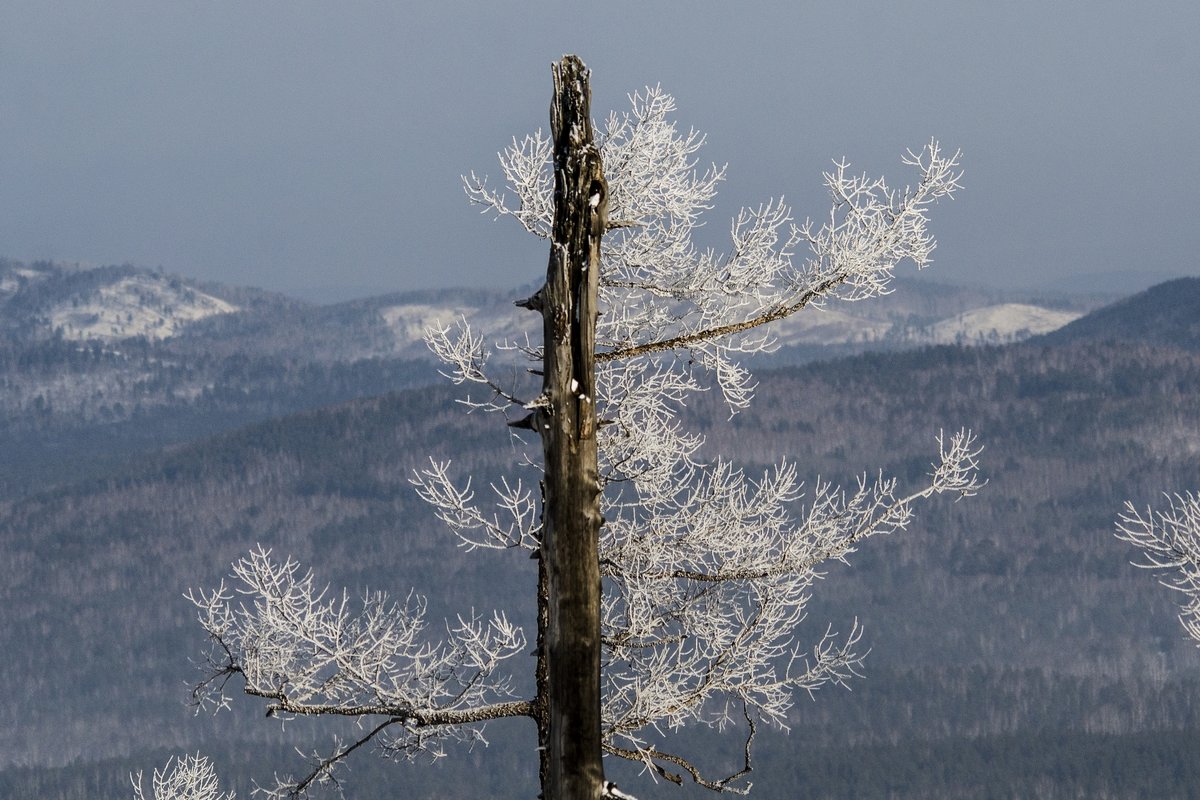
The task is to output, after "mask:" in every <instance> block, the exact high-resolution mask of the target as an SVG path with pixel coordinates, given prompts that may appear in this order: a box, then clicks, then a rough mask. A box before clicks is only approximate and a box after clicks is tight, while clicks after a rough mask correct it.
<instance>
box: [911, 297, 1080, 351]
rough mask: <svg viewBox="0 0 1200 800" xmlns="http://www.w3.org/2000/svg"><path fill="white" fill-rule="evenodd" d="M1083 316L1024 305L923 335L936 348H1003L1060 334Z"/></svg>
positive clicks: (953, 321) (947, 322)
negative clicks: (1015, 343)
mask: <svg viewBox="0 0 1200 800" xmlns="http://www.w3.org/2000/svg"><path fill="white" fill-rule="evenodd" d="M1081 316H1083V314H1081V313H1077V312H1074V311H1056V310H1054V309H1050V308H1041V307H1040V306H1030V305H1025V304H1023V303H1002V304H1000V305H995V306H985V307H983V308H976V309H974V310H971V311H966V312H964V313H962V314H958V315H957V316H954V317H950V318H949V319H944V320H942V321H941V322H937V323H934V324H933V325H930V326H929V327H928V328H926V329H924V331H922V332H921V334H919V338H923V339H926V340H927V341H929V342H931V343H933V344H955V343H961V344H1003V343H1006V342H1017V341H1020V340H1022V339H1028V338H1029V337H1030V336H1038V335H1040V334H1043V333H1049V332H1050V331H1054V330H1058V329H1059V328H1061V327H1062V326H1064V325H1066V324H1067V323H1070V322H1074V321H1075V320H1077V319H1079V318H1080V317H1081Z"/></svg>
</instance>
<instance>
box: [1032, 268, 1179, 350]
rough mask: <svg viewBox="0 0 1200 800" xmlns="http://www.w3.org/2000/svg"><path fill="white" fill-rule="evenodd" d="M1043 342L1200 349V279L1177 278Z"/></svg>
mask: <svg viewBox="0 0 1200 800" xmlns="http://www.w3.org/2000/svg"><path fill="white" fill-rule="evenodd" d="M1041 341H1045V342H1047V343H1050V344H1065V343H1068V342H1082V341H1140V342H1148V343H1153V344H1161V345H1167V346H1169V347H1179V348H1183V349H1186V350H1200V278H1177V279H1175V280H1171V281H1167V282H1166V283H1160V284H1158V285H1157V286H1152V287H1150V288H1149V289H1146V290H1145V291H1143V292H1139V293H1138V294H1135V295H1133V296H1132V297H1127V298H1125V299H1123V300H1119V301H1117V302H1115V303H1113V304H1112V305H1108V306H1105V307H1103V308H1100V309H1097V310H1096V311H1093V312H1092V313H1090V314H1088V315H1087V316H1084V317H1081V318H1079V319H1077V320H1075V321H1073V322H1071V323H1070V324H1068V325H1065V326H1063V327H1062V328H1060V329H1058V330H1056V331H1054V332H1052V333H1048V334H1047V335H1045V336H1044V337H1042V339H1041Z"/></svg>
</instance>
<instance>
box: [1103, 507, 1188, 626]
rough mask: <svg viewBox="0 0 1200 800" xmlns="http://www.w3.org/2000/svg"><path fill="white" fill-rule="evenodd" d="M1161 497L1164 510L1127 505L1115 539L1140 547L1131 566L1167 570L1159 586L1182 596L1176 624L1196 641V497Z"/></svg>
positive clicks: (1119, 521)
mask: <svg viewBox="0 0 1200 800" xmlns="http://www.w3.org/2000/svg"><path fill="white" fill-rule="evenodd" d="M1165 497H1166V499H1167V502H1168V507H1167V509H1166V510H1162V509H1157V510H1156V509H1152V508H1147V509H1146V510H1145V511H1144V512H1143V511H1139V510H1138V509H1137V508H1136V507H1135V506H1134V505H1133V503H1129V502H1127V503H1126V504H1125V511H1124V512H1123V513H1122V514H1121V516H1120V517H1119V519H1118V520H1117V537H1118V538H1119V539H1122V540H1123V541H1126V542H1129V543H1130V544H1132V545H1135V546H1137V547H1139V548H1141V551H1142V552H1141V555H1142V559H1143V560H1142V561H1140V562H1136V561H1135V562H1133V563H1134V566H1137V567H1142V568H1144V569H1156V570H1167V571H1169V573H1170V574H1169V575H1168V576H1167V577H1165V578H1163V579H1162V583H1163V585H1164V586H1169V587H1170V588H1172V589H1175V590H1176V591H1179V592H1182V593H1183V594H1184V597H1185V598H1186V600H1185V602H1184V603H1183V606H1182V609H1181V610H1180V612H1179V621H1180V622H1181V623H1182V624H1183V628H1184V630H1185V631H1187V634H1188V636H1190V637H1192V638H1193V639H1195V640H1196V641H1198V642H1200V495H1197V494H1195V493H1193V492H1184V493H1183V494H1174V495H1165Z"/></svg>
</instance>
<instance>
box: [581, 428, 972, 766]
mask: <svg viewBox="0 0 1200 800" xmlns="http://www.w3.org/2000/svg"><path fill="white" fill-rule="evenodd" d="M938 449H939V458H938V461H937V462H936V463H935V464H933V465H932V468H931V473H930V476H929V482H928V483H927V484H926V485H925V486H924V487H922V488H920V489H918V490H916V491H914V492H911V493H909V494H907V495H900V494H898V493H897V491H896V480H895V479H892V478H884V477H883V476H882V475H880V476H879V477H878V478H876V479H875V480H867V478H866V476H864V477H863V478H861V479H860V480H859V481H858V484H857V486H856V487H855V488H854V489H853V490H844V489H841V488H839V487H835V486H833V485H831V484H830V483H828V482H825V481H821V480H818V481H817V482H816V483H815V485H814V488H813V493H812V497H811V499H810V500H809V502H808V505H807V508H806V509H804V510H802V511H800V513H797V508H796V507H797V505H798V504H799V503H800V501H801V500H802V498H803V485H802V484H801V483H800V481H799V478H798V476H797V472H796V469H795V466H794V465H793V464H791V463H789V462H782V463H780V464H779V465H778V466H776V467H775V468H774V469H773V470H771V471H768V472H767V473H764V474H763V475H762V476H761V477H760V478H758V479H753V480H752V479H750V478H749V477H747V476H746V475H745V473H744V472H742V471H741V470H738V469H735V468H734V467H733V466H732V465H730V464H728V463H727V462H724V461H718V462H717V463H716V464H715V465H713V466H711V467H709V468H707V469H704V470H702V471H701V472H700V474H699V477H698V480H696V481H693V482H691V483H690V484H689V483H683V484H672V485H673V487H674V489H673V491H671V490H669V489H668V488H667V487H666V486H665V485H664V486H653V485H651V486H647V487H646V494H644V495H642V496H640V497H635V498H626V499H625V500H624V501H623V502H622V503H621V504H619V508H616V509H614V510H611V511H610V510H608V509H606V511H605V515H606V517H608V518H609V519H610V522H609V524H608V525H606V526H605V529H604V531H603V539H602V552H601V558H602V562H601V565H602V571H603V572H604V575H605V577H606V579H607V581H606V593H605V596H604V601H603V614H604V631H605V633H604V636H605V641H604V644H605V648H606V662H605V689H606V694H605V701H604V718H605V725H606V726H607V727H606V731H607V734H606V735H607V737H608V739H607V740H608V741H609V742H610V743H611V744H612V745H613V747H614V748H616V750H615V751H614V752H616V751H621V752H623V753H633V754H636V755H637V757H638V758H640V759H646V760H648V762H647V763H650V762H654V761H655V760H656V759H660V758H661V756H662V754H661V753H660V752H658V751H657V750H654V749H653V737H651V736H650V734H656V732H658V731H660V730H662V729H663V728H668V729H674V728H678V727H681V726H683V725H686V724H689V723H700V724H704V725H709V726H715V727H719V728H724V727H726V726H729V725H734V724H736V723H737V720H736V719H735V718H734V717H731V716H730V709H731V708H743V709H744V710H745V712H746V713H747V714H750V715H751V717H752V718H754V719H760V720H765V721H767V722H769V723H772V724H775V725H778V726H786V719H787V714H788V712H789V710H790V709H791V707H792V704H793V698H794V696H795V694H796V693H797V692H803V693H807V694H811V693H812V692H814V691H815V690H816V689H818V688H819V687H821V686H824V685H827V684H834V685H842V684H844V683H845V682H846V681H847V680H849V678H851V677H852V676H854V675H856V674H858V667H859V665H860V663H861V661H862V656H861V654H860V653H859V652H858V650H857V648H856V645H857V643H858V642H859V639H860V637H861V633H862V632H861V628H860V627H859V626H858V623H857V621H856V622H855V623H854V625H853V626H852V628H851V630H850V632H849V633H848V634H846V635H845V636H843V637H838V636H837V635H836V634H834V633H833V632H832V631H826V633H825V635H824V636H822V637H821V639H820V640H819V641H818V642H817V643H816V644H815V645H813V646H810V647H808V648H805V647H803V646H802V645H801V644H800V642H799V640H798V639H797V628H798V626H799V623H800V622H801V621H802V620H803V618H804V616H805V607H806V605H807V603H808V600H809V596H810V591H811V587H812V584H813V582H814V581H815V580H816V579H818V578H819V577H821V572H820V569H821V567H822V565H823V564H825V563H826V562H829V561H831V560H845V559H846V558H847V557H848V556H849V555H850V554H852V553H853V552H854V550H855V548H856V547H857V546H858V544H859V543H860V542H861V541H862V540H863V539H865V538H867V537H869V536H874V535H879V534H887V533H891V532H894V531H897V530H901V529H904V528H905V527H907V526H908V525H909V523H910V522H911V520H912V518H913V511H912V505H913V504H914V503H915V502H916V501H917V500H919V499H922V498H926V497H929V496H931V495H933V494H938V493H943V492H945V493H950V494H956V495H959V496H967V495H971V494H974V493H975V492H977V491H978V490H979V489H980V488H981V487H982V486H983V483H984V481H983V480H982V479H981V478H980V477H979V474H978V457H979V454H980V448H979V446H978V444H977V443H976V440H975V437H974V436H973V435H972V434H971V433H970V432H969V431H959V432H958V433H956V434H953V435H951V436H943V435H940V434H939V436H938ZM665 480H668V479H667V478H665V477H664V481H665ZM618 754H621V753H618ZM673 763H676V765H677V766H678V765H680V762H673ZM705 780H706V781H707V780H709V779H707V778H706V779H705ZM705 785H707V784H705ZM726 788H728V787H726Z"/></svg>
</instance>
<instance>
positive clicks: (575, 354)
mask: <svg viewBox="0 0 1200 800" xmlns="http://www.w3.org/2000/svg"><path fill="white" fill-rule="evenodd" d="M588 78H589V72H588V70H587V69H586V68H585V67H584V65H583V63H582V62H581V61H580V60H579V59H578V58H576V57H574V56H565V57H564V58H563V59H562V61H560V62H559V63H558V64H556V65H554V100H553V103H552V105H551V109H550V127H551V135H552V136H553V137H554V176H555V182H554V229H553V235H552V240H551V245H550V263H549V266H548V267H547V269H546V285H545V286H544V287H543V288H542V289H541V291H540V292H539V294H540V295H541V297H540V298H536V300H537V301H538V303H537V304H538V305H540V306H541V312H542V322H543V333H544V336H545V363H544V373H543V375H544V377H543V383H542V390H543V398H544V400H545V402H544V404H543V405H542V406H541V407H540V408H538V409H537V411H536V413H535V414H534V417H533V420H532V422H533V423H534V425H535V426H536V428H537V430H538V432H539V433H540V434H541V437H542V448H543V453H544V458H545V470H546V471H545V482H544V498H543V509H542V526H543V527H542V541H541V552H540V556H541V559H542V565H541V566H542V568H543V569H544V573H545V579H544V587H543V588H541V589H540V592H541V593H542V597H540V598H539V601H540V605H544V608H545V622H544V625H545V629H544V630H543V631H539V640H540V641H541V648H540V653H539V660H540V661H541V663H540V664H539V667H540V668H539V684H540V685H539V687H538V692H539V698H538V700H539V703H538V707H539V709H540V715H541V719H540V720H539V726H538V727H539V737H538V738H539V740H540V741H539V743H540V744H541V745H542V747H543V748H544V749H543V750H542V765H541V766H542V772H541V777H542V793H543V796H544V798H545V800H598V798H599V797H600V795H601V791H602V786H603V780H604V771H603V765H602V763H601V746H600V565H599V541H598V540H599V533H600V524H601V517H600V482H599V472H598V468H597V462H596V409H595V361H594V353H595V350H596V294H597V286H598V279H599V271H600V237H601V235H602V234H603V232H604V225H605V213H606V208H607V202H606V201H607V194H608V192H607V185H606V183H605V181H604V173H603V169H602V166H601V163H600V153H599V150H598V148H597V147H596V146H595V144H594V142H593V139H592V123H591V113H590V104H591V88H590V86H589V85H588ZM539 616H540V615H539Z"/></svg>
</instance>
